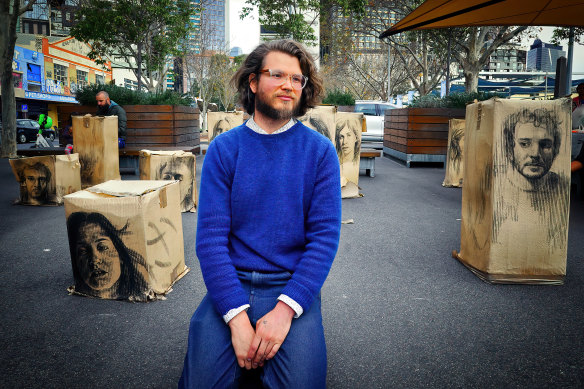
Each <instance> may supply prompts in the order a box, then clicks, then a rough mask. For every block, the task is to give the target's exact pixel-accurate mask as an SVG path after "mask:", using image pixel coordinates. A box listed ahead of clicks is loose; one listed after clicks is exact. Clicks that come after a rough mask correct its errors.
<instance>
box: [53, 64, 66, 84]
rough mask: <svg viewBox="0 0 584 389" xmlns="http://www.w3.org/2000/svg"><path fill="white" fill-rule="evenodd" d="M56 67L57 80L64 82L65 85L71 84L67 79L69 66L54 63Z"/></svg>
mask: <svg viewBox="0 0 584 389" xmlns="http://www.w3.org/2000/svg"><path fill="white" fill-rule="evenodd" d="M54 69H55V81H59V82H61V83H62V84H63V86H67V85H68V84H69V83H68V80H67V66H63V65H59V64H54Z"/></svg>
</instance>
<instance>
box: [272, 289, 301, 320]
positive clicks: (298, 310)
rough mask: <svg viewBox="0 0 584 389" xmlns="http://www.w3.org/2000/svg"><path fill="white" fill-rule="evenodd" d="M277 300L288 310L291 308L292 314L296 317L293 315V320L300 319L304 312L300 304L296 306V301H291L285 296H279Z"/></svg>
mask: <svg viewBox="0 0 584 389" xmlns="http://www.w3.org/2000/svg"><path fill="white" fill-rule="evenodd" d="M278 300H280V301H281V302H283V303H285V304H286V305H288V306H289V307H290V308H292V309H293V310H294V312H296V315H294V319H298V318H299V317H300V315H302V313H303V312H304V309H302V307H301V306H300V304H298V303H297V302H296V301H294V300H292V299H291V298H290V297H288V296H286V295H285V294H281V295H280V296H279V297H278Z"/></svg>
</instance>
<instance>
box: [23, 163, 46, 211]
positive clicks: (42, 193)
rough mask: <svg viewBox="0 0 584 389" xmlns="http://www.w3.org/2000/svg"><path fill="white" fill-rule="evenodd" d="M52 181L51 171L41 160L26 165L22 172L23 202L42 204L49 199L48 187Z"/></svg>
mask: <svg viewBox="0 0 584 389" xmlns="http://www.w3.org/2000/svg"><path fill="white" fill-rule="evenodd" d="M50 181H51V171H50V170H49V168H48V167H47V166H46V165H45V164H43V163H40V162H37V163H35V164H34V165H31V166H28V165H27V166H25V167H24V168H23V169H22V171H21V172H20V182H21V187H22V189H24V190H21V191H22V192H23V194H22V195H21V200H22V203H23V204H32V205H40V204H46V203H47V201H48V187H49V183H50Z"/></svg>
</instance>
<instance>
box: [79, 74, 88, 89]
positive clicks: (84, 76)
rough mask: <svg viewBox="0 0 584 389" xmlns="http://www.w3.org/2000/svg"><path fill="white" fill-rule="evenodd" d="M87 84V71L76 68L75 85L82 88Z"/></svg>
mask: <svg viewBox="0 0 584 389" xmlns="http://www.w3.org/2000/svg"><path fill="white" fill-rule="evenodd" d="M86 85H87V72H84V71H83V70H77V87H78V88H82V87H84V86H86Z"/></svg>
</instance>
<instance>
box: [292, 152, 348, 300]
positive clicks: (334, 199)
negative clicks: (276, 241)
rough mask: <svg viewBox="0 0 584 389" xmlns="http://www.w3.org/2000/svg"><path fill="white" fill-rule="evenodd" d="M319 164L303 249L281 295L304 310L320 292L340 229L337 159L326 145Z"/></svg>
mask: <svg viewBox="0 0 584 389" xmlns="http://www.w3.org/2000/svg"><path fill="white" fill-rule="evenodd" d="M328 146H329V147H327V150H326V153H325V154H324V156H323V158H322V159H321V161H320V162H319V164H318V167H317V173H316V180H315V182H314V189H313V194H312V198H311V202H310V206H309V209H308V214H307V216H306V221H305V231H306V232H305V240H306V246H305V247H306V248H305V250H304V253H303V255H302V257H301V259H300V261H299V263H298V265H297V266H296V269H295V270H294V273H293V275H292V278H291V279H290V280H289V281H288V283H287V284H286V286H285V287H284V290H282V292H281V293H282V294H285V295H286V296H288V297H290V298H291V299H293V300H294V301H296V302H297V303H298V304H300V306H301V307H302V309H303V310H304V311H306V310H307V309H308V308H310V306H311V305H312V301H313V300H314V297H315V296H316V295H317V294H318V293H319V292H320V289H321V287H322V285H323V284H324V281H325V280H326V277H327V276H328V273H329V270H330V268H331V266H332V263H333V260H334V258H335V255H336V253H337V249H338V246H339V237H340V232H341V183H340V167H339V160H338V157H337V154H336V152H335V149H334V147H333V145H332V143H331V144H330V145H328Z"/></svg>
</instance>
